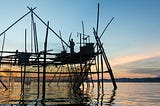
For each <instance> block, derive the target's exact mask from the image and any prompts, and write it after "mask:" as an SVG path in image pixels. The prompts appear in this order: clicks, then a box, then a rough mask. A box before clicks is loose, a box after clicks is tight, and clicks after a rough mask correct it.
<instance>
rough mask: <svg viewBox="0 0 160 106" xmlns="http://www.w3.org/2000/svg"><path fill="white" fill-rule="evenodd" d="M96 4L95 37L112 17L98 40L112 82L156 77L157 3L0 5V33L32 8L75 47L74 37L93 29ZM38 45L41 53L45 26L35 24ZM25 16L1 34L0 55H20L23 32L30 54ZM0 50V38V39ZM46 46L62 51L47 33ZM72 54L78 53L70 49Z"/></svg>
mask: <svg viewBox="0 0 160 106" xmlns="http://www.w3.org/2000/svg"><path fill="white" fill-rule="evenodd" d="M98 2H99V3H100V24H99V34H101V33H102V31H103V29H104V27H105V26H106V25H107V23H108V22H109V21H110V19H111V18H112V17H114V20H113V22H112V23H111V24H110V26H109V27H108V29H107V30H106V32H105V33H104V35H103V36H102V38H101V40H102V42H103V45H104V48H105V50H106V54H107V56H108V59H109V61H110V64H111V67H112V69H113V72H114V73H115V77H117V78H119V77H135V78H136V77H137V78H139V77H157V76H160V47H159V46H160V0H3V1H1V3H0V13H1V14H0V33H1V32H2V31H4V30H5V29H6V28H7V27H8V26H10V25H11V24H12V23H13V22H15V21H16V20H17V19H19V18H20V17H21V16H23V15H24V14H25V13H27V12H28V11H29V10H28V9H27V6H29V7H33V8H34V7H37V8H36V10H35V13H37V14H38V15H39V16H40V17H41V18H42V19H43V20H44V21H45V22H47V21H49V22H50V27H51V28H53V30H54V31H55V32H57V33H59V30H61V32H62V37H63V39H64V40H65V41H67V42H68V38H69V35H70V33H71V32H72V38H73V39H74V41H75V42H76V43H78V42H79V37H77V32H82V28H81V21H83V22H84V26H85V34H87V35H90V36H91V40H93V42H95V40H94V36H93V27H96V15H97V4H98ZM35 22H36V24H37V32H38V41H39V46H40V48H41V50H43V42H44V37H45V32H46V27H45V26H44V25H43V24H42V23H41V22H40V21H38V20H37V18H36V17H35ZM30 23H31V21H30V15H28V16H27V17H25V18H24V19H23V20H22V21H20V22H19V23H18V24H16V25H15V26H14V27H13V28H11V29H10V30H8V32H6V42H5V43H6V45H5V48H4V49H5V50H16V49H18V48H21V50H22V51H24V49H22V48H24V43H23V42H24V29H25V28H26V29H27V35H28V37H27V39H28V40H27V41H28V45H27V47H28V51H30V45H29V43H30V40H29V39H30V32H29V31H30ZM0 38H1V39H0V40H1V43H0V45H2V39H3V36H0ZM48 42H49V43H48V45H49V47H48V48H50V49H53V51H55V52H60V51H62V50H63V48H62V46H61V45H60V43H61V42H60V40H59V39H58V38H57V37H56V36H55V35H54V34H52V33H51V32H50V33H49V41H48ZM75 49H76V51H78V50H79V48H78V44H76V48H75Z"/></svg>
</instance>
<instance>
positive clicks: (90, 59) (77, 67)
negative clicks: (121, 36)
mask: <svg viewBox="0 0 160 106" xmlns="http://www.w3.org/2000/svg"><path fill="white" fill-rule="evenodd" d="M27 8H28V9H29V12H27V13H26V14H24V15H23V16H22V17H20V18H19V19H18V20H17V21H15V22H14V23H13V24H11V25H10V26H9V27H8V28H6V29H5V30H4V31H3V32H2V33H1V34H0V36H3V44H2V50H1V51H0V53H1V56H0V66H1V67H2V65H12V66H17V67H20V70H14V71H12V70H1V71H0V73H18V74H20V82H21V95H24V87H25V84H30V83H31V82H30V81H28V80H27V74H28V73H31V74H35V75H36V77H35V78H34V79H36V81H37V83H38V86H37V92H38V93H37V99H39V98H41V99H42V101H45V99H46V86H47V84H48V86H49V85H50V84H51V83H52V82H57V83H60V82H64V81H67V82H70V83H71V88H72V89H74V90H78V89H79V88H80V87H82V89H84V83H89V82H93V74H94V75H96V76H97V77H96V78H97V79H94V80H97V83H98V88H100V87H101V88H102V92H104V89H103V87H104V86H105V85H104V79H105V75H106V74H107V73H108V74H109V76H110V78H111V82H112V84H113V88H114V89H117V85H116V81H115V78H114V75H113V72H112V69H111V65H110V64H109V61H108V58H107V55H106V53H105V49H104V47H103V44H102V42H101V37H102V36H103V34H104V32H105V31H106V29H107V27H108V26H109V24H110V23H111V22H112V20H113V19H114V17H113V18H112V19H111V21H110V22H109V23H108V24H107V25H106V27H105V28H104V30H103V32H102V34H100V35H99V4H98V11H97V26H96V28H93V35H94V38H95V41H96V42H95V43H92V42H91V41H90V35H86V34H85V32H84V22H83V21H82V33H77V35H78V36H79V39H80V42H79V45H80V46H79V51H78V52H73V53H72V52H67V48H70V49H71V48H72V46H71V45H69V43H67V42H66V41H65V40H64V39H62V36H61V32H60V33H59V34H57V33H56V32H55V31H54V30H53V29H52V28H51V27H50V25H49V22H47V23H46V22H45V21H43V20H42V18H41V17H39V16H38V15H37V14H36V13H35V12H34V10H35V9H36V7H35V8H30V7H27ZM29 14H30V15H31V27H32V28H31V29H32V32H31V41H32V42H31V51H27V29H25V34H24V35H25V47H24V48H25V51H24V52H21V51H19V50H15V51H5V50H4V45H5V38H6V35H5V33H6V32H7V31H8V30H9V29H11V28H12V27H13V26H15V25H16V24H17V23H18V22H20V21H21V20H22V19H23V18H24V17H26V16H27V15H29ZM35 17H36V18H37V19H38V20H39V21H40V22H41V23H42V24H43V25H44V26H45V27H46V35H45V41H44V49H43V50H42V51H40V50H39V42H38V38H37V30H36V28H37V27H36V22H35V20H34V18H35ZM49 31H50V32H52V33H53V34H54V35H55V36H56V37H57V38H59V39H60V41H61V43H62V47H63V51H61V52H60V53H53V52H52V49H49V48H48V45H47V41H48V36H49ZM70 38H71V34H70V36H69V39H70ZM33 41H34V42H33ZM33 46H34V47H33ZM65 47H66V49H65ZM33 48H34V49H35V51H33ZM3 54H5V55H3ZM27 67H34V68H36V70H37V71H33V70H30V71H28V68H27ZM48 67H51V68H54V69H55V70H54V71H48ZM92 67H95V69H96V70H93V69H92ZM63 68H65V69H63ZM64 70H65V71H64ZM48 75H50V77H52V78H51V79H50V80H48V77H49V76H48ZM87 81H88V82H87ZM41 82H42V86H40V83H41ZM0 83H1V84H2V86H4V88H5V89H6V90H7V86H6V85H5V83H4V82H3V81H2V80H0ZM88 86H89V85H88ZM93 86H94V84H93ZM40 87H42V88H40ZM40 89H42V91H40ZM39 92H41V93H42V97H40V95H39ZM23 99H24V98H22V100H23Z"/></svg>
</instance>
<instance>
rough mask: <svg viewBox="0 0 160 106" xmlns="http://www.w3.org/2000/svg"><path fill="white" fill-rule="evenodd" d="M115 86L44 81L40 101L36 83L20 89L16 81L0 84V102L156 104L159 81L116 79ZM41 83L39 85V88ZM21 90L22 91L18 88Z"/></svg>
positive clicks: (94, 105)
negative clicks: (81, 87) (79, 87)
mask: <svg viewBox="0 0 160 106" xmlns="http://www.w3.org/2000/svg"><path fill="white" fill-rule="evenodd" d="M117 85H118V89H117V90H112V89H113V88H112V84H111V83H105V84H104V92H101V88H97V83H94V87H93V86H92V84H90V87H88V88H87V87H86V86H87V85H85V87H84V91H83V92H81V91H80V90H79V91H74V90H72V89H70V87H69V86H70V85H69V84H68V83H59V84H57V83H51V84H50V85H49V86H48V85H47V88H46V89H47V90H46V99H45V100H44V101H43V102H42V93H41V91H42V89H39V92H38V90H37V83H33V82H32V83H31V84H29V85H25V90H24V93H23V94H22V93H21V89H20V88H21V84H20V83H17V82H16V83H15V82H14V83H8V85H7V86H8V87H9V89H8V90H6V91H5V89H4V88H3V86H2V85H1V84H0V104H17V105H19V104H30V105H43V103H44V104H46V105H57V104H66V105H79V106H81V105H89V106H106V105H108V106H159V105H160V83H117ZM41 87H42V86H41V85H40V88H41ZM22 92H23V91H22Z"/></svg>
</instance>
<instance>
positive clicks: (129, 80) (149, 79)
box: [93, 77, 160, 82]
mask: <svg viewBox="0 0 160 106" xmlns="http://www.w3.org/2000/svg"><path fill="white" fill-rule="evenodd" d="M115 80H116V82H160V78H159V77H156V78H117V79H115ZM101 81H102V80H100V82H101ZM103 81H104V82H111V79H104V80H103ZM93 82H98V80H93Z"/></svg>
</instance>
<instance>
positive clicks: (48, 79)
mask: <svg viewBox="0 0 160 106" xmlns="http://www.w3.org/2000/svg"><path fill="white" fill-rule="evenodd" d="M13 79H14V81H15V82H20V81H21V78H20V77H13ZM26 79H27V81H30V82H37V81H38V78H37V77H27V78H26ZM2 80H3V81H7V80H8V79H6V78H5V77H3V79H2ZM115 80H116V82H150V83H151V82H160V77H155V78H116V79H115ZM39 81H40V82H42V81H43V78H42V77H40V78H39ZM46 81H47V82H70V81H71V80H70V79H69V78H67V77H63V78H60V79H59V78H58V79H52V77H48V78H47V79H46ZM99 81H100V82H102V79H100V80H99ZM85 82H98V80H86V81H85ZM103 82H111V79H103Z"/></svg>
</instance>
